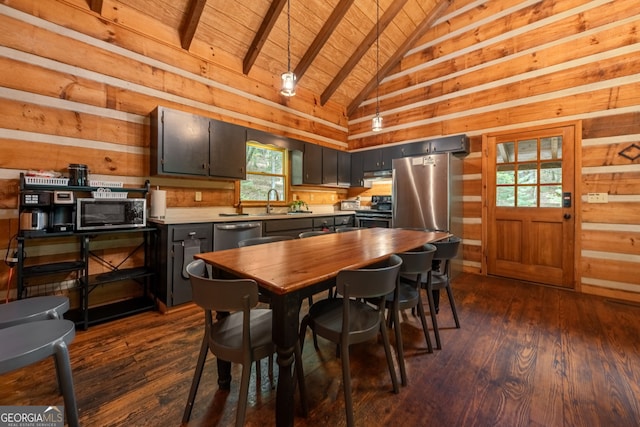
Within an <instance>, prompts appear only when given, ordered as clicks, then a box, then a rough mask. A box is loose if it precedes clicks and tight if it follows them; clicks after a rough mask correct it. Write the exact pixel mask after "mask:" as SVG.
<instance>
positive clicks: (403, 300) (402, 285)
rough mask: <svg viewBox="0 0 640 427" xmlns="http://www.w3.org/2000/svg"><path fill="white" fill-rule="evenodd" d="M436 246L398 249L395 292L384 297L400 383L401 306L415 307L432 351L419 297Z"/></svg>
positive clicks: (403, 378)
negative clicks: (399, 259) (399, 263)
mask: <svg viewBox="0 0 640 427" xmlns="http://www.w3.org/2000/svg"><path fill="white" fill-rule="evenodd" d="M435 252H436V247H435V246H433V245H431V244H426V245H423V246H422V247H421V248H419V249H416V250H413V251H409V252H402V253H399V254H398V256H399V257H400V258H401V259H402V266H401V267H400V276H399V280H398V292H397V299H396V292H394V293H390V294H388V295H387V298H386V306H387V310H388V319H389V321H388V323H389V324H390V325H393V329H394V331H395V335H396V352H397V354H398V364H399V365H400V378H401V382H402V385H403V386H406V385H407V371H406V368H405V363H404V348H403V343H402V330H401V328H400V310H405V309H408V308H411V309H416V308H417V310H418V315H419V317H420V322H421V323H422V331H423V333H424V338H425V341H426V342H427V350H428V352H429V353H433V345H432V344H431V338H430V336H429V328H428V326H427V319H426V316H425V313H424V307H423V305H422V297H421V291H420V290H421V289H422V287H421V283H422V278H423V277H424V276H425V275H427V276H428V275H429V273H430V271H431V262H432V261H433V255H434V253H435ZM396 301H397V311H394V303H396Z"/></svg>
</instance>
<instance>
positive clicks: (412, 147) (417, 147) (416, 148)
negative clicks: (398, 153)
mask: <svg viewBox="0 0 640 427" xmlns="http://www.w3.org/2000/svg"><path fill="white" fill-rule="evenodd" d="M430 147H431V143H430V142H429V141H420V142H413V143H411V144H405V145H403V146H402V157H411V156H420V155H423V154H429V151H430Z"/></svg>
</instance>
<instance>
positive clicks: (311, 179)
mask: <svg viewBox="0 0 640 427" xmlns="http://www.w3.org/2000/svg"><path fill="white" fill-rule="evenodd" d="M291 167H292V171H291V184H293V185H303V184H311V185H320V184H322V147H321V146H319V145H315V144H308V143H305V144H304V148H303V149H302V150H296V151H292V152H291Z"/></svg>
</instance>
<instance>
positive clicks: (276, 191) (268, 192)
mask: <svg viewBox="0 0 640 427" xmlns="http://www.w3.org/2000/svg"><path fill="white" fill-rule="evenodd" d="M272 191H273V192H275V193H276V202H277V201H279V200H280V195H279V194H278V190H276V189H275V188H272V189H270V190H269V191H267V213H268V214H269V213H271V192H272Z"/></svg>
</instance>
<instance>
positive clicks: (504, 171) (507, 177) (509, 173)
mask: <svg viewBox="0 0 640 427" xmlns="http://www.w3.org/2000/svg"><path fill="white" fill-rule="evenodd" d="M496 183H497V184H498V185H501V184H515V183H516V172H515V166H514V165H498V172H497V173H496Z"/></svg>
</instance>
